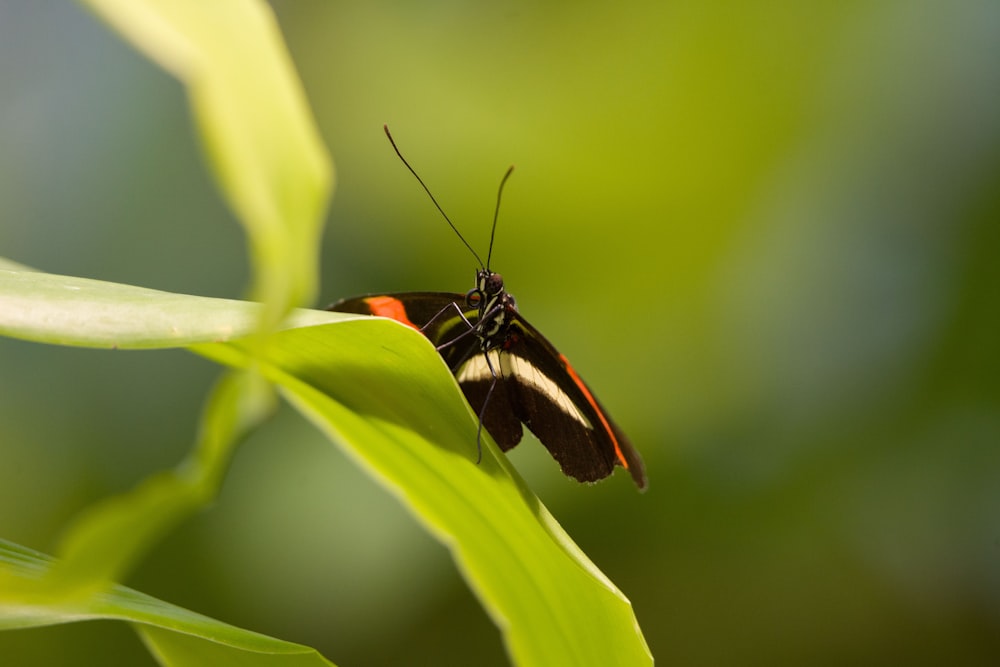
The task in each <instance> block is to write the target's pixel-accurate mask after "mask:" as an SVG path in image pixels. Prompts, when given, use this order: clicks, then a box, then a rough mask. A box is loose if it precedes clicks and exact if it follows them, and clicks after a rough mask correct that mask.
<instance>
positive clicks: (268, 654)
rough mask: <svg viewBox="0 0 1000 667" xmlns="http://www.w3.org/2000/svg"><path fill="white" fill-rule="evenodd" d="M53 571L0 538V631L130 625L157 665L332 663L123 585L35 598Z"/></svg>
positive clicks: (38, 557) (30, 553)
mask: <svg viewBox="0 0 1000 667" xmlns="http://www.w3.org/2000/svg"><path fill="white" fill-rule="evenodd" d="M52 566H53V561H52V559H50V558H49V557H47V556H45V555H44V554H40V553H38V552H36V551H33V550H31V549H28V548H26V547H22V546H19V545H16V544H13V543H11V542H8V541H6V540H3V539H0V629H3V630H11V629H15V628H31V627H39V626H45V625H55V624H59V623H71V622H76V621H84V620H96V619H117V620H123V621H129V622H131V623H132V625H133V627H134V628H135V629H136V630H137V631H138V632H139V634H140V636H142V638H143V640H144V641H145V642H146V644H147V645H148V646H149V647H150V650H152V651H153V652H154V653H155V654H156V655H157V657H159V658H160V660H161V663H162V664H168V665H192V666H198V667H200V666H201V665H208V664H211V665H220V664H239V665H260V666H261V667H264V666H265V665H266V666H273V667H289V666H294V667H299V666H302V667H305V666H315V667H320V666H322V665H330V664H331V663H330V662H328V661H327V660H325V659H324V658H323V657H322V656H321V655H319V653H317V652H316V651H315V649H311V648H309V647H307V646H301V645H299V644H293V643H291V642H286V641H282V640H280V639H274V638H273V637H268V636H266V635H262V634H259V633H256V632H251V631H249V630H243V629H240V628H237V627H234V626H232V625H228V624H226V623H222V622H220V621H217V620H215V619H212V618H209V617H207V616H202V615H201V614H197V613H195V612H192V611H188V610H186V609H182V608H180V607H177V606H175V605H172V604H169V603H167V602H163V601H162V600H157V599H156V598H153V597H150V596H148V595H145V594H143V593H139V592H137V591H134V590H132V589H130V588H126V587H124V586H114V587H112V588H110V589H109V590H107V591H105V592H103V593H101V594H98V595H92V596H89V597H87V598H65V597H63V598H53V597H51V596H49V595H46V594H44V593H39V591H38V589H37V588H36V584H37V582H38V581H40V580H42V579H44V578H45V575H46V573H47V572H48V570H49V569H50V568H51V567H52Z"/></svg>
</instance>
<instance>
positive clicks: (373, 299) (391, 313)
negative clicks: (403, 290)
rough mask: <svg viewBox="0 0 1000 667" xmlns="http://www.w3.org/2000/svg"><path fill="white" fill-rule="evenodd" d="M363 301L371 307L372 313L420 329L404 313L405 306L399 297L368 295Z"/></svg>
mask: <svg viewBox="0 0 1000 667" xmlns="http://www.w3.org/2000/svg"><path fill="white" fill-rule="evenodd" d="M365 303H367V304H368V307H369V308H370V309H371V313H372V315H378V316H379V317H388V318H390V319H393V320H396V321H397V322H402V323H403V324H405V325H406V326H409V327H413V328H414V329H416V330H417V331H420V327H418V326H417V325H416V324H414V323H413V322H411V321H410V318H409V316H407V314H406V306H404V305H403V302H402V301H400V300H399V299H397V298H395V297H391V296H370V297H368V298H367V299H365Z"/></svg>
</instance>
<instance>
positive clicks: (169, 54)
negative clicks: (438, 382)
mask: <svg viewBox="0 0 1000 667" xmlns="http://www.w3.org/2000/svg"><path fill="white" fill-rule="evenodd" d="M84 3H85V4H86V5H88V6H90V7H91V8H92V9H93V10H94V11H95V12H96V13H97V14H98V15H99V16H100V17H101V18H103V19H104V20H105V21H107V22H108V23H109V24H110V25H111V26H113V27H114V28H115V29H116V30H118V32H120V33H121V34H122V35H123V36H124V37H125V38H126V39H128V40H129V41H130V42H132V44H133V45H134V46H135V47H136V48H137V49H138V50H140V51H142V52H144V53H145V54H146V55H147V56H149V57H150V58H152V59H153V60H155V61H156V62H158V63H159V64H160V65H161V66H162V67H164V68H165V69H167V70H169V71H170V72H171V73H172V74H173V75H174V76H176V77H177V78H178V79H179V80H180V81H182V82H183V83H184V85H185V86H186V87H187V91H188V96H189V99H190V102H191V108H192V111H193V114H194V119H195V122H196V124H197V126H198V128H199V130H200V132H201V137H202V140H203V142H204V145H205V149H206V152H207V155H208V158H209V161H210V164H211V166H212V168H213V173H214V175H215V177H216V179H217V181H218V183H219V185H220V188H221V190H222V192H223V194H224V196H225V197H226V199H227V200H228V202H229V205H230V206H231V207H232V209H233V211H234V212H235V213H236V216H237V218H238V219H239V220H240V222H241V223H242V224H243V225H244V226H245V228H246V230H247V233H248V237H249V244H250V256H251V258H252V260H253V264H254V271H253V274H254V280H255V285H254V288H253V289H252V291H251V295H252V297H253V299H254V300H256V301H260V302H262V303H264V304H265V306H264V308H263V310H261V311H259V312H258V316H259V317H261V322H262V324H263V325H264V328H268V327H270V326H273V325H274V324H276V323H277V322H278V321H279V320H280V319H281V318H282V316H283V315H284V314H285V312H286V311H287V310H288V309H289V308H290V307H292V306H296V305H302V304H306V303H311V302H312V300H313V298H314V296H315V291H316V282H317V275H318V271H317V266H318V262H317V255H316V253H317V249H318V248H319V246H320V243H319V240H320V234H321V232H322V222H323V216H324V214H325V212H326V207H327V204H328V199H329V193H330V188H331V181H332V167H331V164H330V158H329V156H328V154H327V152H326V149H325V148H324V146H323V143H322V141H321V140H320V137H319V132H318V131H317V129H316V127H315V125H314V123H313V120H312V115H311V113H310V111H309V107H308V104H307V103H306V99H305V94H304V93H303V91H302V87H301V85H300V83H299V81H298V78H297V76H296V75H295V71H294V67H293V65H292V62H291V59H290V58H289V56H288V52H287V51H286V49H285V46H284V42H283V41H282V39H281V34H280V31H279V29H278V26H277V23H276V21H275V19H274V15H273V14H272V13H271V11H270V8H268V7H267V5H266V4H264V3H262V2H254V1H252V0H226V1H219V0H217V1H215V2H174V1H172V0H84Z"/></svg>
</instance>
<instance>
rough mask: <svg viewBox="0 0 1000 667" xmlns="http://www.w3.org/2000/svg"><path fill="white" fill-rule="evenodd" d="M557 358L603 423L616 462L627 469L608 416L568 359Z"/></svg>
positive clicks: (626, 463)
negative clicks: (613, 447) (613, 450)
mask: <svg viewBox="0 0 1000 667" xmlns="http://www.w3.org/2000/svg"><path fill="white" fill-rule="evenodd" d="M559 358H560V359H561V360H562V362H563V365H564V366H566V370H567V371H569V375H570V377H571V378H573V382H575V383H576V386H577V387H579V388H580V391H582V392H583V395H584V396H586V397H587V402H588V403H590V406H591V407H592V408H594V412H596V413H597V416H598V417H599V418H600V419H601V423H602V424H604V430H605V432H606V433H607V434H608V435H609V436H611V442H612V443H613V444H614V446H615V456H617V457H618V462H619V463H621V464H622V467H623V468H625V469H626V470H628V461H626V460H625V454H623V453H622V450H621V447H619V446H618V438H617V437H615V431H614V429H612V428H611V424H610V423H608V418H607V417H605V416H604V411H603V410H601V406H599V405H598V404H597V401H596V400H595V399H594V396H593V394H591V393H590V390H589V389H587V385H585V384H584V383H583V380H581V379H580V376H579V375H577V374H576V371H575V370H573V367H572V366H571V365H570V363H569V359H567V358H566V357H565V356H564V355H562V354H560V355H559Z"/></svg>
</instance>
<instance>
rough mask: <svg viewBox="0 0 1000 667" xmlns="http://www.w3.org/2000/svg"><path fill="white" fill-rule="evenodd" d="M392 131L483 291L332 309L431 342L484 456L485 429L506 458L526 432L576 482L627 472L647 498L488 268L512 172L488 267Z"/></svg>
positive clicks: (583, 397) (579, 382)
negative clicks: (465, 405)
mask: <svg viewBox="0 0 1000 667" xmlns="http://www.w3.org/2000/svg"><path fill="white" fill-rule="evenodd" d="M384 130H385V133H386V136H387V137H388V138H389V142H390V143H391V144H392V147H393V149H394V150H395V151H396V154H397V155H398V156H399V159H400V160H402V161H403V164H404V165H406V167H407V169H409V170H410V172H411V173H412V174H413V175H414V176H415V177H416V179H417V181H418V182H419V183H420V185H421V186H422V187H423V188H424V190H425V192H427V194H428V196H430V198H431V201H432V202H434V205H435V206H436V207H437V209H438V211H440V212H441V215H443V216H444V218H445V220H446V221H447V222H448V224H449V225H450V226H451V228H452V229H453V230H454V231H455V233H456V234H457V235H458V237H459V238H460V239H461V240H462V242H463V243H464V244H465V246H466V247H467V248H468V249H469V250H470V251H471V252H472V254H473V256H474V257H475V258H476V261H477V262H478V263H479V269H477V271H476V285H475V287H473V288H472V289H471V290H469V292H468V293H466V294H458V293H451V292H403V293H397V294H379V295H369V296H359V297H353V298H348V299H343V300H341V301H338V302H337V303H335V304H333V305H332V306H330V307H329V308H328V310H333V311H338V312H347V313H358V314H364V315H377V316H381V317H389V318H391V319H394V320H397V321H399V322H401V323H403V324H406V325H408V326H410V327H412V328H414V329H416V330H417V331H419V332H421V333H422V334H423V335H424V336H426V337H427V338H428V339H429V340H430V341H431V343H433V344H434V346H435V347H436V348H437V350H438V352H439V353H440V354H441V356H442V358H443V359H444V361H445V363H446V364H447V365H448V368H450V369H451V372H452V373H453V374H454V375H455V379H456V380H457V381H458V385H459V387H461V389H462V392H463V393H464V394H465V398H466V400H468V402H469V405H470V406H471V407H472V409H473V410H474V411H475V412H476V414H477V415H479V435H478V437H477V445H478V446H479V448H480V449H479V452H480V456H481V452H482V450H481V446H482V445H481V437H482V429H484V428H485V429H486V431H488V432H489V434H490V435H491V436H492V437H493V440H494V441H496V443H497V444H498V445H499V446H500V449H502V450H503V451H508V450H510V449H511V448H513V447H514V446H515V445H517V444H518V443H519V442H520V441H521V437H522V435H523V432H524V431H523V426H527V427H528V429H529V430H530V431H531V432H532V433H534V434H535V436H536V437H537V438H538V440H539V441H540V442H541V443H542V444H543V445H544V446H545V447H546V449H548V450H549V452H550V453H551V454H552V457H553V458H554V459H555V460H556V462H557V463H558V464H559V466H560V468H561V469H562V471H563V473H565V474H566V475H568V476H569V477H572V478H574V479H576V480H578V481H580V482H596V481H599V480H601V479H604V478H605V477H608V476H609V475H611V473H612V472H614V470H615V467H616V466H621V467H623V468H625V469H627V470H628V472H629V473H630V474H631V476H632V479H633V481H634V482H635V484H636V486H638V487H639V489H640V490H642V491H644V490H645V489H646V486H647V479H646V471H645V466H644V464H643V461H642V457H641V456H640V455H639V452H638V451H637V450H636V449H635V447H633V446H632V443H631V442H630V441H629V439H628V438H627V437H626V436H625V434H624V433H623V432H622V431H621V429H620V428H618V426H617V425H616V424H615V423H614V422H613V421H612V420H611V417H610V416H608V414H607V412H606V411H605V410H604V407H603V406H602V405H601V404H600V403H599V402H598V400H597V398H596V397H595V396H594V393H593V392H592V391H591V390H590V387H588V386H587V384H586V383H585V382H584V381H583V379H582V378H581V377H580V376H579V375H578V374H577V372H576V371H575V370H574V369H573V366H571V365H570V363H569V361H568V360H567V359H566V357H565V356H563V355H562V354H561V353H560V352H559V351H558V350H557V349H556V348H555V347H554V346H553V345H552V343H550V342H549V341H548V340H547V339H546V338H545V337H544V336H543V335H542V334H541V333H539V331H538V329H536V328H535V327H533V326H532V325H531V324H529V323H528V321H527V320H526V319H524V317H523V316H522V315H521V313H520V312H519V311H518V309H517V302H516V301H515V299H514V297H513V296H512V295H511V294H510V293H509V292H507V290H506V288H505V287H504V281H503V277H502V276H501V275H500V274H499V273H497V272H495V271H493V270H492V269H491V268H490V261H491V259H492V255H493V239H494V236H495V233H496V224H497V217H498V214H499V210H500V198H501V196H502V194H503V188H504V185H505V184H506V182H507V179H508V178H509V177H510V174H511V172H512V171H513V167H511V168H509V169H508V170H507V172H506V174H504V177H503V179H502V180H501V182H500V188H499V191H498V193H497V206H496V210H495V212H494V215H493V228H492V231H491V234H490V246H489V254H488V255H487V259H486V262H485V263H484V262H483V261H482V260H481V259H480V257H479V255H478V254H477V253H476V251H475V250H474V249H473V248H472V246H470V245H469V243H468V242H467V241H466V240H465V238H464V237H463V236H462V234H461V233H460V232H459V231H458V229H457V228H456V227H455V225H454V224H453V223H452V222H451V220H450V219H449V218H448V216H447V215H446V214H445V213H444V210H443V209H442V208H441V206H440V205H438V203H437V200H435V199H434V195H432V194H431V192H430V190H429V189H428V188H427V186H426V185H424V182H423V180H422V179H421V178H420V176H418V175H417V173H416V171H414V169H413V168H412V167H411V166H410V164H409V162H407V161H406V159H405V158H404V157H403V155H402V153H400V151H399V148H397V147H396V143H395V141H394V140H393V138H392V135H391V134H390V133H389V128H388V126H385V127H384Z"/></svg>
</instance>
